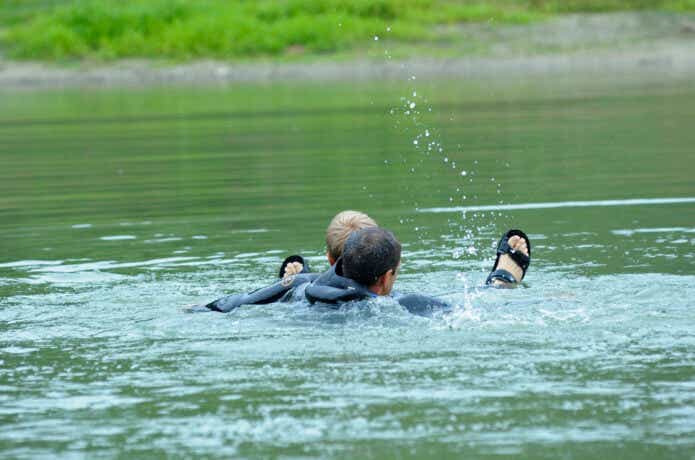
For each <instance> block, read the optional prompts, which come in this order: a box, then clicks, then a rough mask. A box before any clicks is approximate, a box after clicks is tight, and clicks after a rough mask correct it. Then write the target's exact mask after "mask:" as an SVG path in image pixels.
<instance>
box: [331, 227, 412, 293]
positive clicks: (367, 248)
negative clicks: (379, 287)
mask: <svg viewBox="0 0 695 460" xmlns="http://www.w3.org/2000/svg"><path fill="white" fill-rule="evenodd" d="M400 261H401V244H400V243H399V242H398V240H397V239H396V237H395V236H393V233H391V232H389V231H388V230H386V229H383V228H379V227H370V228H364V229H362V230H358V231H356V232H353V233H352V234H351V235H350V237H349V238H348V239H347V241H346V242H345V250H344V251H343V275H344V276H346V277H348V278H350V279H353V280H355V281H357V282H358V283H360V284H363V285H365V286H372V285H373V284H374V283H376V282H377V280H378V279H379V277H380V276H381V275H383V274H384V273H386V272H388V271H389V270H392V269H393V270H395V269H396V268H397V267H398V264H399V262H400Z"/></svg>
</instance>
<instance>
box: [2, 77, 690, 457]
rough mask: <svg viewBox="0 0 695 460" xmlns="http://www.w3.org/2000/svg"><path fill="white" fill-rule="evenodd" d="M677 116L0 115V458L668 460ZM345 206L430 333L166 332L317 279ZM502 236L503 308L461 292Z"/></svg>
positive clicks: (424, 100)
mask: <svg viewBox="0 0 695 460" xmlns="http://www.w3.org/2000/svg"><path fill="white" fill-rule="evenodd" d="M412 104H415V105H414V107H411V105H412ZM693 107H695V91H694V90H693V86H692V84H690V83H689V82H678V81H669V82H662V83H655V82H647V81H639V80H635V81H621V82H615V81H607V82H596V81H582V80H577V81H569V80H568V81H564V80H559V81H530V82H527V81H514V82H503V83H502V82H497V83H495V82H465V83H464V82H436V83H420V82H417V84H416V81H415V80H411V81H407V82H401V83H389V84H383V83H374V84H370V85H363V86H354V85H340V84H333V85H331V86H315V85H314V86H302V85H274V86H234V87H219V88H209V89H187V88H178V89H172V88H159V89H156V88H155V89H128V90H97V89H91V90H83V91H63V92H25V93H3V94H0V231H1V237H0V329H1V330H2V334H1V335H0V422H1V423H2V427H3V430H1V432H0V450H1V451H2V452H3V457H12V458H42V457H46V458H54V457H55V456H65V457H88V458H93V457H113V456H137V457H163V456H165V455H166V454H169V455H171V454H176V455H180V456H210V457H218V456H219V457H257V456H264V457H265V456H267V457H275V456H282V457H321V458H324V457H339V458H340V457H372V458H388V457H408V458H410V457H413V458H430V457H440V456H445V455H449V456H453V455H456V456H463V455H465V456H469V457H471V458H494V457H505V456H516V457H522V458H557V457H559V456H564V457H569V458H604V457H606V458H607V457H613V456H618V455H620V456H624V457H629V458H690V457H692V452H693V449H695V443H694V442H693V439H695V366H694V365H693V362H695V313H693V311H694V309H693V299H695V276H694V273H695V257H694V255H693V254H694V251H693V247H694V245H695V221H694V220H693V217H692V216H693V215H695V214H693V211H695V204H694V203H693V202H692V201H689V202H688V201H685V202H677V203H674V202H669V199H671V198H693V197H695V187H694V186H693V180H692V177H693V173H694V172H695V171H694V170H693V166H692V163H693V147H692V146H693V145H695V131H694V130H693V129H692V126H693V123H695V111H694V110H693ZM415 141H417V142H415ZM440 149H441V150H440ZM605 200H617V203H618V204H615V205H613V206H593V205H591V206H581V207H577V206H574V205H572V204H571V202H574V201H589V202H594V201H605ZM630 200H642V201H643V203H642V204H634V203H631V204H626V203H630ZM659 200H661V201H659ZM546 202H550V203H555V205H553V206H551V207H546V208H542V207H541V208H538V207H537V206H535V207H534V204H535V203H546ZM558 203H559V204H558ZM621 203H622V204H621ZM508 205H521V206H520V208H519V207H517V208H516V209H515V208H513V207H512V208H510V207H509V206H508ZM476 206H477V207H480V206H483V207H484V208H483V209H482V210H480V209H479V208H474V209H471V207H476ZM345 208H355V209H360V210H364V211H366V212H368V213H369V214H370V215H372V216H373V217H374V218H375V219H377V220H378V221H379V222H380V223H381V224H382V225H384V226H386V227H388V228H390V229H392V230H393V231H394V232H395V233H396V235H397V236H398V237H399V238H400V239H401V241H402V242H403V243H404V256H403V269H402V275H401V276H400V277H399V280H398V287H399V288H400V289H401V290H406V291H408V290H413V291H414V290H418V291H423V292H428V293H433V294H436V295H440V296H442V297H444V298H446V299H448V300H449V301H451V302H452V303H453V304H455V305H456V309H455V311H454V312H453V313H451V314H448V315H439V316H436V317H434V318H419V317H414V316H411V315H409V314H407V313H405V312H404V311H402V310H401V309H400V308H399V307H398V306H397V305H396V304H395V303H394V302H393V301H390V300H388V299H380V300H378V301H376V302H373V303H371V304H369V305H366V306H365V305H363V306H361V307H354V306H353V307H352V308H344V309H341V310H337V311H336V310H331V309H323V308H311V307H308V306H306V305H302V304H293V305H268V306H261V307H252V308H243V309H240V310H238V311H236V312H234V313H233V314H229V315H218V314H198V315H191V314H185V313H183V312H182V311H181V308H180V307H181V306H183V305H186V304H189V303H193V302H201V301H206V300H212V299H214V298H216V297H217V296H220V295H222V294H224V293H231V292H238V291H245V290H249V289H253V288H256V287H258V286H261V285H263V284H264V283H266V282H267V281H269V280H271V279H272V277H273V276H274V275H275V273H276V270H277V266H278V264H279V263H280V261H281V260H282V259H283V258H284V256H285V255H287V254H289V253H295V252H300V253H302V254H305V255H307V256H308V257H309V260H310V261H311V263H312V264H313V266H314V268H315V269H316V270H322V269H324V268H326V263H325V261H324V256H323V252H324V248H323V243H322V242H323V236H324V235H323V232H324V231H325V226H326V225H327V223H328V221H329V220H330V218H331V217H332V216H333V215H334V214H335V213H336V212H338V211H339V210H342V209H345ZM431 208H438V211H439V212H431V211H432V209H431ZM510 227H520V228H524V229H526V230H527V231H528V233H529V234H530V236H531V239H532V244H533V251H534V252H533V256H534V260H533V262H532V268H531V271H530V272H529V274H528V277H527V279H526V283H525V286H524V287H523V288H520V289H516V290H511V291H509V290H484V289H480V288H479V286H480V285H481V284H482V282H483V280H484V278H485V276H486V272H487V271H488V270H489V268H490V265H491V262H492V253H491V247H492V245H493V244H494V242H495V241H496V240H497V238H498V236H499V234H500V233H501V232H502V231H503V230H505V229H507V228H510Z"/></svg>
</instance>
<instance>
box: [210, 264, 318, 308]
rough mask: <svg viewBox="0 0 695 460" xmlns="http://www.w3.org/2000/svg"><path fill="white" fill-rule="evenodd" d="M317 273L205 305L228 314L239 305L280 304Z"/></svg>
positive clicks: (287, 278) (294, 277) (282, 281)
mask: <svg viewBox="0 0 695 460" xmlns="http://www.w3.org/2000/svg"><path fill="white" fill-rule="evenodd" d="M316 277H318V274H317V273H307V274H299V275H294V276H293V277H286V278H283V279H282V280H280V281H278V282H277V283H274V284H271V285H270V286H266V287H263V288H260V289H256V290H255V291H253V292H249V293H248V294H232V295H228V296H225V297H222V298H219V299H217V300H215V301H212V302H210V303H208V304H206V305H205V306H204V307H205V308H206V309H208V310H212V311H218V312H221V313H227V312H230V311H232V310H234V309H236V308H238V307H240V306H241V305H264V304H268V303H273V302H282V301H287V300H289V299H290V297H291V296H290V295H289V294H291V292H292V290H294V288H296V287H297V286H299V285H301V284H305V283H310V282H311V281H313V280H314V279H315V278H316Z"/></svg>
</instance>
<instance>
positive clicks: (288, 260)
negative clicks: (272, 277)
mask: <svg viewBox="0 0 695 460" xmlns="http://www.w3.org/2000/svg"><path fill="white" fill-rule="evenodd" d="M293 262H299V263H300V264H302V271H301V272H299V273H309V264H308V263H307V262H306V261H305V260H304V257H302V256H298V255H293V256H289V257H288V258H286V259H285V260H284V261H283V262H282V265H280V274H279V275H278V278H284V277H285V269H286V268H287V266H288V265H289V264H291V263H293Z"/></svg>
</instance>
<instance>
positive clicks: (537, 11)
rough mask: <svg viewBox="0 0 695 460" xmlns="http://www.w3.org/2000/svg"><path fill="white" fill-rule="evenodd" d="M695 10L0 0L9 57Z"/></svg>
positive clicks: (226, 48)
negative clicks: (640, 11)
mask: <svg viewBox="0 0 695 460" xmlns="http://www.w3.org/2000/svg"><path fill="white" fill-rule="evenodd" d="M647 8H649V9H668V10H673V11H692V10H695V0H492V1H453V0H258V1H253V0H197V1H185V0H130V1H121V0H69V1H64V2H58V1H50V0H0V27H1V29H0V43H1V44H2V49H3V50H4V54H6V55H7V56H9V57H10V58H15V59H41V60H66V59H100V60H109V59H120V58H132V57H145V58H150V57H158V58H167V59H176V60H187V59H195V58H219V59H229V58H246V57H260V56H279V55H285V54H293V53H294V54H304V53H310V54H319V53H334V52H339V51H344V50H349V49H351V48H354V47H356V46H359V45H360V44H365V43H368V41H369V40H371V39H373V37H374V36H379V37H380V38H381V39H386V40H390V41H398V42H405V43H408V42H415V41H421V40H432V39H434V38H435V30H436V27H435V26H437V25H442V24H454V23H462V22H493V23H528V22H531V21H536V20H540V19H543V18H545V17H547V16H549V15H554V14H561V13H568V12H596V11H615V10H630V9H647Z"/></svg>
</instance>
